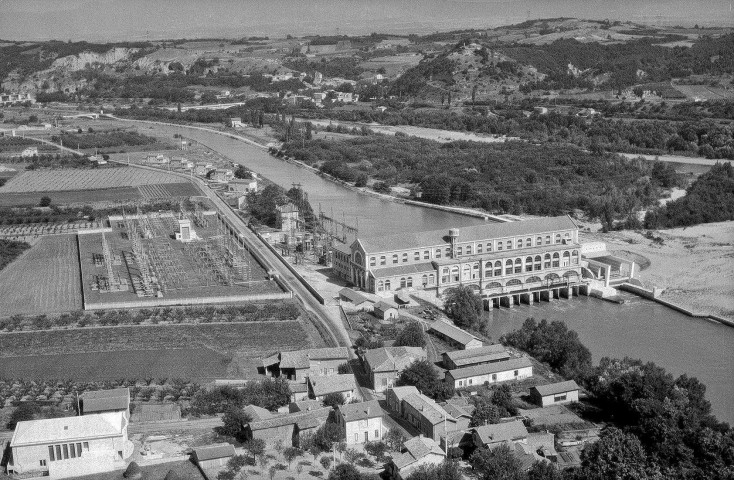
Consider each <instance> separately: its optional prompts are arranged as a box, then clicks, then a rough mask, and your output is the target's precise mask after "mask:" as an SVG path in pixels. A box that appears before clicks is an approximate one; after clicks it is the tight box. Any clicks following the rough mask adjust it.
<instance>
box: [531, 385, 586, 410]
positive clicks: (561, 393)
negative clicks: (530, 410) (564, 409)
mask: <svg viewBox="0 0 734 480" xmlns="http://www.w3.org/2000/svg"><path fill="white" fill-rule="evenodd" d="M530 398H532V399H533V401H534V402H535V403H537V404H538V405H540V406H541V407H547V406H549V405H558V404H563V403H571V402H578V401H579V386H578V385H577V384H576V382H574V381H573V380H568V381H566V382H558V383H551V384H549V385H538V386H535V387H533V388H531V389H530Z"/></svg>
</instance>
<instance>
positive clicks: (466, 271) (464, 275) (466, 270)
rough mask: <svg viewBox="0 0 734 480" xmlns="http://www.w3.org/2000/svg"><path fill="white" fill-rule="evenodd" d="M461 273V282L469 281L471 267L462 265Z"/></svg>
mask: <svg viewBox="0 0 734 480" xmlns="http://www.w3.org/2000/svg"><path fill="white" fill-rule="evenodd" d="M461 270H462V272H461V279H462V280H469V279H471V265H464V266H463V267H462V269H461Z"/></svg>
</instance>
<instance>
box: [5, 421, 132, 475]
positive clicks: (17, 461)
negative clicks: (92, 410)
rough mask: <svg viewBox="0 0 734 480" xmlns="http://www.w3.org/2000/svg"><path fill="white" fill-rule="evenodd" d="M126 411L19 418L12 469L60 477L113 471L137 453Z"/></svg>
mask: <svg viewBox="0 0 734 480" xmlns="http://www.w3.org/2000/svg"><path fill="white" fill-rule="evenodd" d="M127 426H128V421H127V418H126V417H125V415H124V414H123V412H111V413H100V414H96V415H84V416H81V417H62V418H51V419H45V420H31V421H27V422H18V425H16V427H15V432H14V433H13V438H12V440H11V441H10V451H11V453H10V460H9V462H8V467H7V470H8V473H11V474H18V475H35V476H48V477H50V478H51V479H52V480H53V479H58V478H69V477H78V476H82V475H91V474H95V473H100V472H109V471H112V470H115V469H120V468H123V467H124V466H125V459H126V458H128V457H129V456H130V455H132V453H133V444H132V442H130V441H129V440H128V438H127Z"/></svg>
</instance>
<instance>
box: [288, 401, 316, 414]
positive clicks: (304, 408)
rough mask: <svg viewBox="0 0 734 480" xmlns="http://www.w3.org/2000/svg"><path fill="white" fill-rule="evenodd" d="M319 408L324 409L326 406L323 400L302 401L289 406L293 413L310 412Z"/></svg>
mask: <svg viewBox="0 0 734 480" xmlns="http://www.w3.org/2000/svg"><path fill="white" fill-rule="evenodd" d="M319 408H324V404H323V403H322V402H321V400H301V401H299V402H293V403H291V404H290V405H289V406H288V409H289V410H290V412H291V413H295V412H309V411H311V410H317V409H319Z"/></svg>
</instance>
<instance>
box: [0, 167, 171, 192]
mask: <svg viewBox="0 0 734 480" xmlns="http://www.w3.org/2000/svg"><path fill="white" fill-rule="evenodd" d="M167 183H181V178H180V177H178V176H175V175H170V174H168V173H165V172H154V171H150V170H142V169H139V168H133V167H120V168H102V169H89V170H68V171H58V170H54V171H28V172H23V173H21V174H19V175H16V176H15V177H13V178H12V179H11V180H10V181H8V182H7V183H6V184H5V185H4V186H2V187H0V194H4V193H26V192H58V191H68V190H101V189H106V188H119V187H139V186H141V185H152V184H167Z"/></svg>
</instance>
